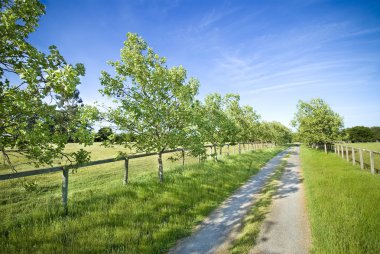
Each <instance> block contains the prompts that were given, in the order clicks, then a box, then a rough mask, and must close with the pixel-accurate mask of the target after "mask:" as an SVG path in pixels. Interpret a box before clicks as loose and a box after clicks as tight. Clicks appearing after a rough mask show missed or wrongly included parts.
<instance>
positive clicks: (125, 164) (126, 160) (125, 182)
mask: <svg viewBox="0 0 380 254" xmlns="http://www.w3.org/2000/svg"><path fill="white" fill-rule="evenodd" d="M128 171H129V158H128V157H125V158H124V180H123V183H124V184H127V183H128Z"/></svg>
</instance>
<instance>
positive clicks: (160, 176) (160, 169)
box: [158, 152, 164, 183]
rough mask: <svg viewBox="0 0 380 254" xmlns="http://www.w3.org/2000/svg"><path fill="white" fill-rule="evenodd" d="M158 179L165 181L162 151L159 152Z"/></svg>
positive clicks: (161, 181)
mask: <svg viewBox="0 0 380 254" xmlns="http://www.w3.org/2000/svg"><path fill="white" fill-rule="evenodd" d="M158 179H159V180H160V183H163V182H164V168H163V165H162V152H159V153H158Z"/></svg>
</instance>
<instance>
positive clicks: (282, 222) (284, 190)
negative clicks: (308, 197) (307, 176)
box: [250, 147, 311, 254]
mask: <svg viewBox="0 0 380 254" xmlns="http://www.w3.org/2000/svg"><path fill="white" fill-rule="evenodd" d="M273 199H274V200H273V206H272V210H271V212H270V213H269V214H268V215H267V217H266V219H265V221H264V223H263V225H262V227H261V231H260V235H259V238H258V239H259V240H258V242H257V244H256V246H255V247H254V248H253V249H252V251H251V252H250V253H252V254H257V253H308V252H309V250H310V246H311V236H310V225H309V222H308V218H307V212H306V206H305V195H304V187H303V184H302V175H301V169H300V163H299V147H295V148H293V151H292V152H291V155H290V157H289V159H288V164H287V166H286V168H285V171H284V174H283V176H282V178H281V183H280V186H279V189H278V191H277V194H276V195H275V196H274V197H273Z"/></svg>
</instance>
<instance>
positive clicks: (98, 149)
mask: <svg viewBox="0 0 380 254" xmlns="http://www.w3.org/2000/svg"><path fill="white" fill-rule="evenodd" d="M248 148H249V147H248V145H245V146H244V145H242V146H241V149H242V151H244V150H248ZM79 149H84V150H86V151H88V152H90V153H91V159H90V160H91V161H95V160H102V159H110V158H116V156H117V155H118V152H124V153H127V154H133V153H136V151H135V150H131V149H129V148H125V147H124V146H121V145H115V146H113V147H104V146H103V145H102V143H100V142H98V143H94V144H93V145H91V146H83V145H79V144H75V143H69V144H67V145H66V148H65V152H68V153H70V152H75V151H78V150H79ZM230 153H231V154H233V153H238V146H237V145H234V146H232V145H231V146H230ZM207 154H209V148H207ZM222 154H223V155H226V154H227V148H226V147H224V149H223V150H222ZM175 155H176V154H175V153H169V154H164V155H163V160H164V162H166V165H167V166H169V167H170V166H173V165H178V164H179V162H174V163H172V162H171V161H170V160H167V159H168V158H169V157H172V156H175ZM12 159H13V160H12V162H13V163H14V164H16V170H17V171H19V172H21V171H27V170H31V169H35V167H34V165H30V164H23V162H25V161H26V159H25V158H23V157H22V156H19V155H18V157H13V158H12ZM133 161H135V162H133V163H135V164H136V163H137V164H138V167H139V168H144V169H150V168H152V165H156V162H157V160H156V158H155V157H149V158H144V159H141V160H133ZM195 161H196V158H192V157H190V156H186V162H189V163H192V162H195ZM61 163H63V165H64V162H60V161H56V162H55V163H54V164H53V166H57V165H61ZM132 166H133V165H132ZM45 167H51V165H42V166H40V168H45ZM11 172H12V171H11V169H10V168H9V167H8V166H6V165H4V164H3V160H0V174H9V173H11Z"/></svg>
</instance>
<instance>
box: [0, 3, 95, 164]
mask: <svg viewBox="0 0 380 254" xmlns="http://www.w3.org/2000/svg"><path fill="white" fill-rule="evenodd" d="M44 13H45V7H44V6H43V5H42V4H41V3H39V1H36V0H30V1H19V0H14V1H8V0H1V16H0V47H1V48H0V115H1V119H0V150H1V151H0V152H1V154H2V156H3V158H4V160H5V161H6V162H7V163H8V164H9V165H12V155H14V154H18V155H19V154H20V153H21V154H23V155H24V156H26V157H27V158H28V159H29V161H30V162H32V163H34V164H35V165H37V166H38V165H40V164H42V163H47V164H51V163H52V161H53V159H54V158H57V157H62V156H64V157H65V158H67V159H68V160H69V161H74V160H75V158H79V157H81V158H83V157H86V156H78V154H75V153H73V154H66V153H64V150H63V149H64V146H65V145H66V143H67V142H68V140H69V138H70V136H72V135H73V134H72V130H73V129H75V137H76V138H77V139H78V141H79V142H84V143H91V141H92V135H91V130H90V129H89V128H88V127H89V126H90V125H89V124H88V121H87V119H86V118H85V117H83V116H84V115H87V114H92V113H94V111H93V109H90V108H87V107H78V103H79V104H80V102H79V100H71V99H72V98H78V90H77V86H78V84H79V83H80V77H81V76H83V75H84V74H85V68H84V66H83V64H76V65H71V64H69V63H67V62H66V60H65V59H64V58H63V56H62V55H61V54H60V53H59V51H58V49H57V47H55V46H50V47H49V53H43V52H40V51H39V50H37V49H36V48H35V47H34V46H33V45H31V44H30V43H29V42H28V41H27V39H28V35H29V34H30V33H32V32H33V31H35V29H36V27H37V26H38V21H39V18H40V16H41V15H43V14H44ZM81 152H82V153H83V152H84V151H83V150H82V151H81ZM82 155H83V154H82Z"/></svg>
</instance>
